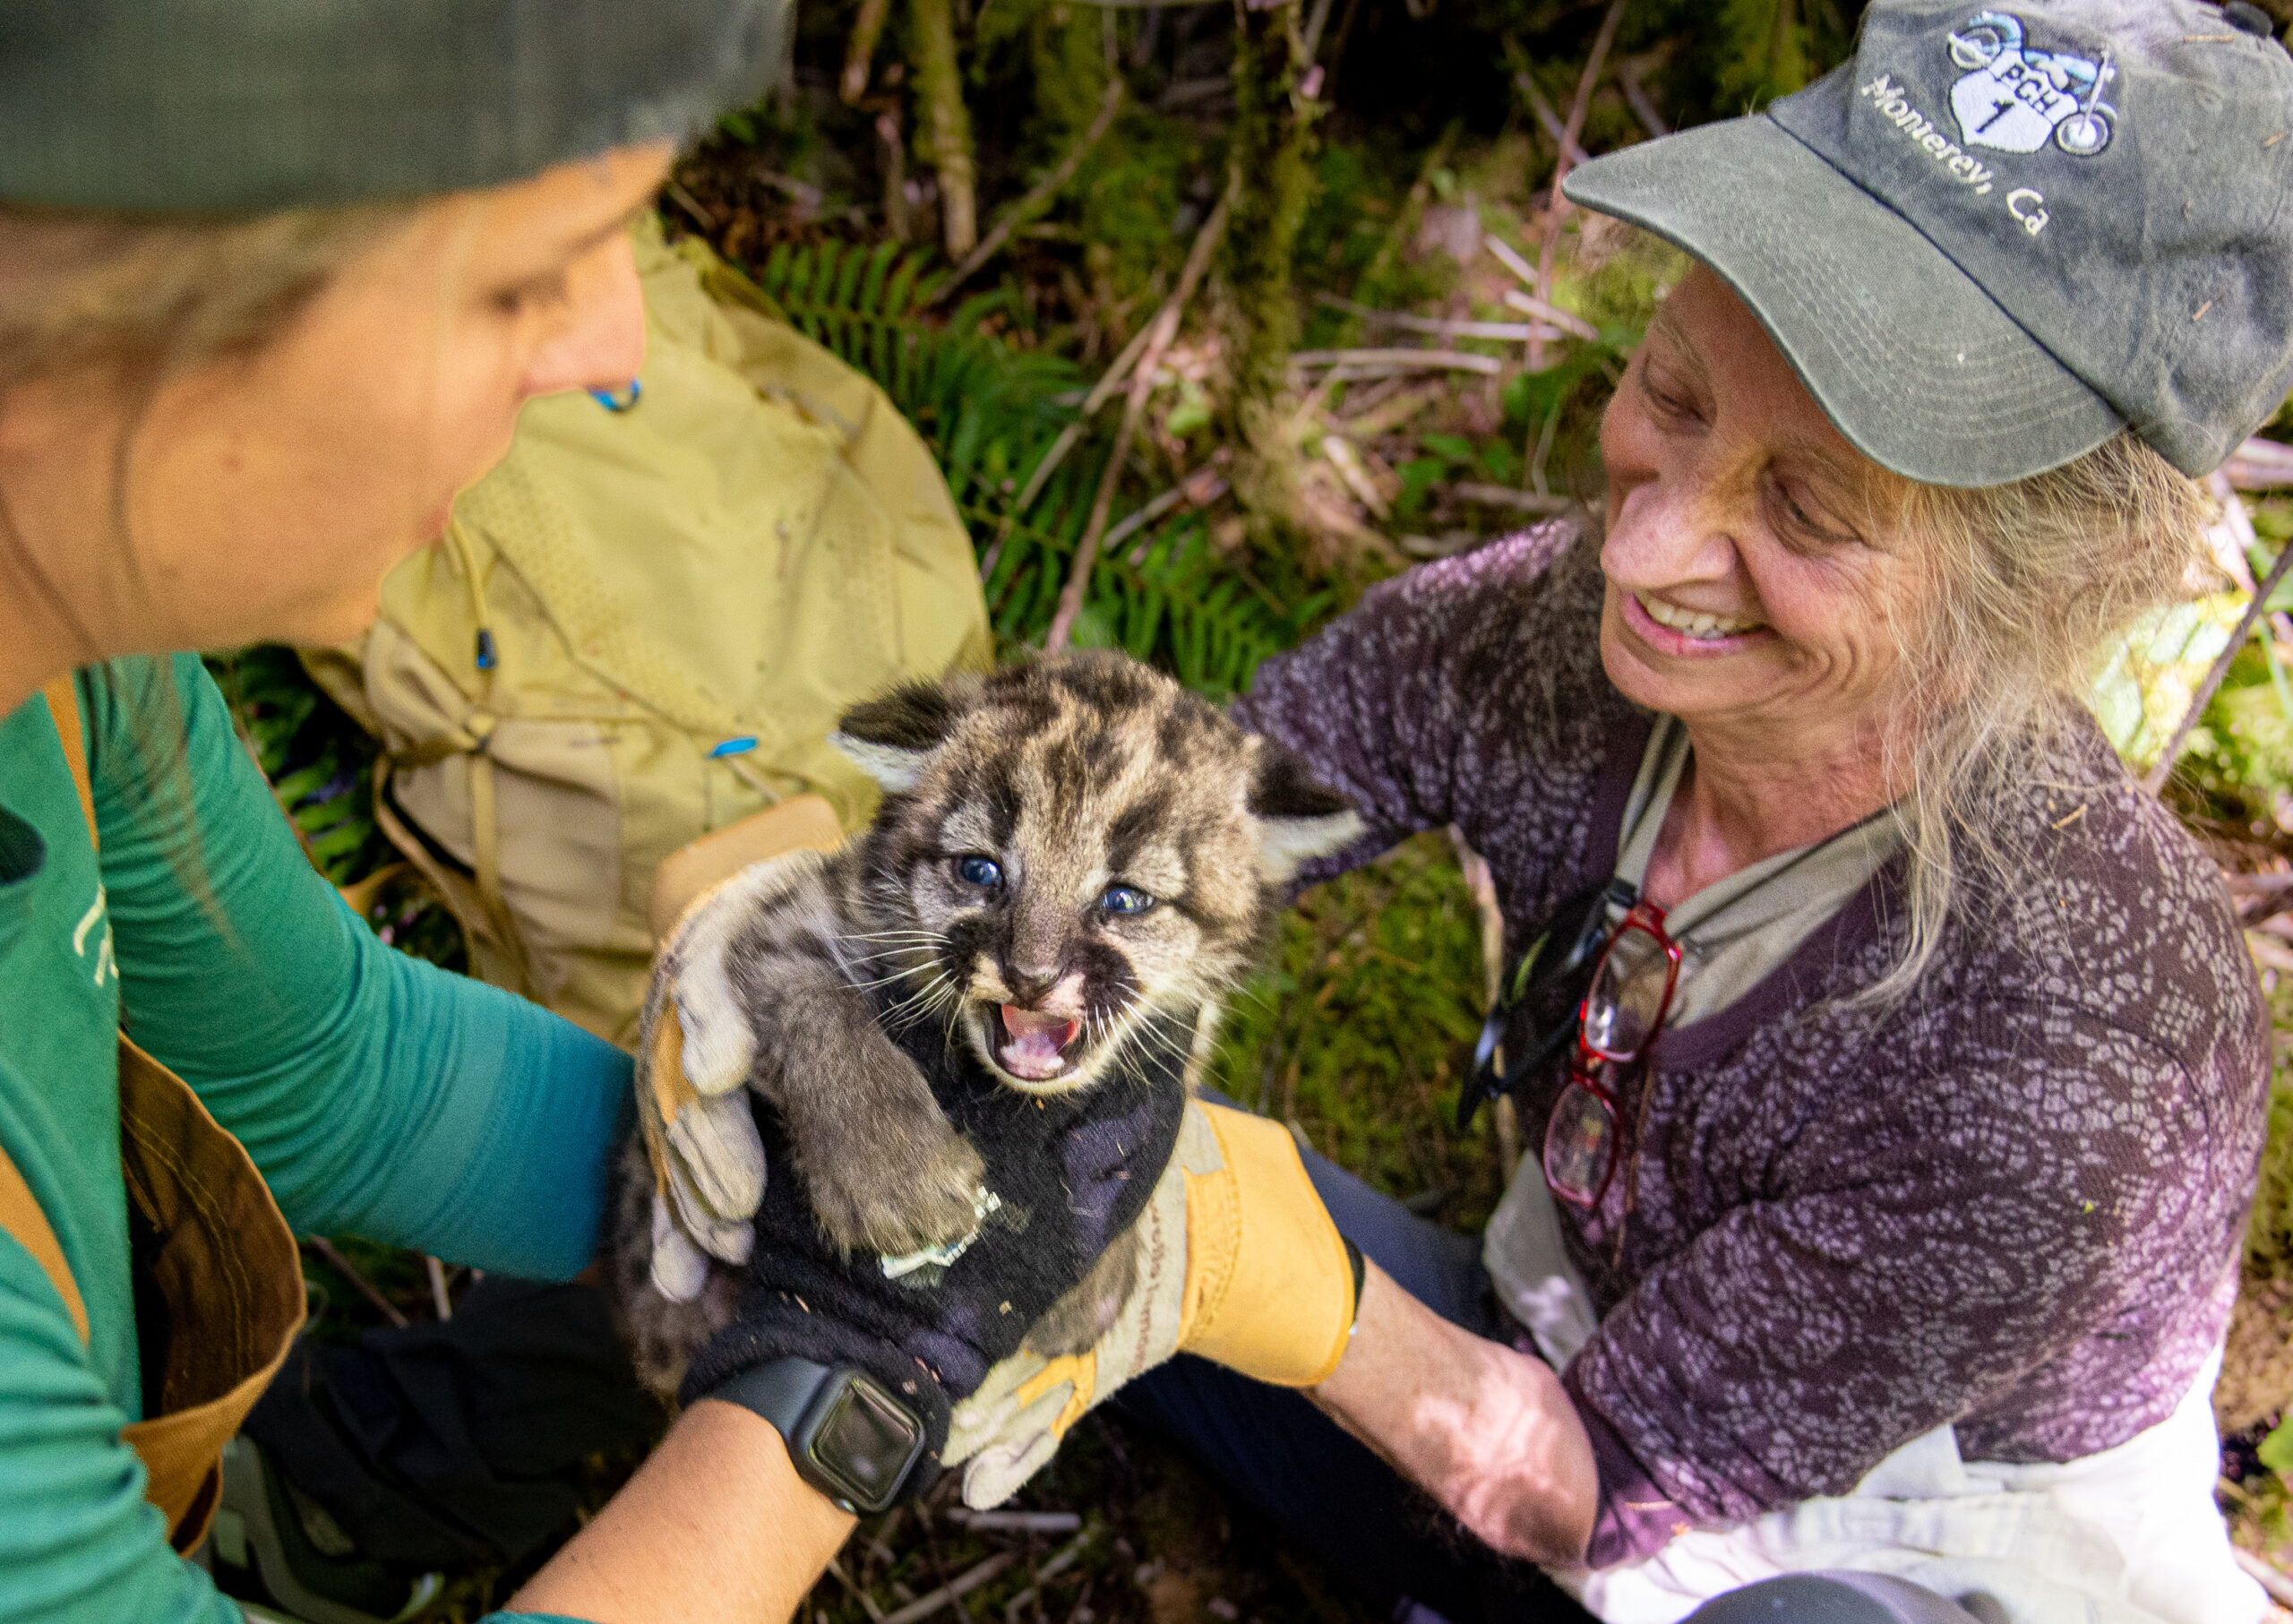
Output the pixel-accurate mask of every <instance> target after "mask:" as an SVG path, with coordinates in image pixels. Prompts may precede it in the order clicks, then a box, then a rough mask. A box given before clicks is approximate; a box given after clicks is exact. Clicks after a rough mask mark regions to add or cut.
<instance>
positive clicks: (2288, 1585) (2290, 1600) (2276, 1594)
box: [2229, 1545, 2293, 1607]
mask: <svg viewBox="0 0 2293 1624" xmlns="http://www.w3.org/2000/svg"><path fill="white" fill-rule="evenodd" d="M2229 1554H2230V1556H2232V1557H2233V1558H2235V1559H2236V1560H2237V1566H2238V1567H2240V1568H2244V1569H2245V1570H2246V1577H2248V1578H2250V1579H2251V1580H2253V1582H2254V1584H2256V1585H2260V1586H2261V1587H2262V1588H2263V1590H2265V1591H2267V1592H2268V1593H2269V1599H2270V1600H2271V1601H2272V1602H2275V1603H2277V1604H2278V1605H2280V1607H2293V1578H2288V1577H2286V1576H2285V1575H2284V1574H2283V1573H2281V1572H2280V1571H2279V1570H2278V1569H2277V1568H2274V1567H2272V1566H2271V1565H2270V1564H2269V1563H2267V1562H2264V1561H2263V1560H2261V1559H2260V1558H2259V1557H2257V1556H2255V1555H2254V1554H2253V1553H2252V1552H2251V1551H2240V1550H2238V1549H2237V1547H2236V1546H2235V1545H2232V1546H2230V1547H2229Z"/></svg>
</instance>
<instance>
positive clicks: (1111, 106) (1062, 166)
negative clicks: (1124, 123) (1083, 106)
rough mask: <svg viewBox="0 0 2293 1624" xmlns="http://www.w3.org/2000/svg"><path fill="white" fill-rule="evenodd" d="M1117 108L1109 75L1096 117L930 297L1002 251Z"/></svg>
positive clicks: (1115, 85)
mask: <svg viewBox="0 0 2293 1624" xmlns="http://www.w3.org/2000/svg"><path fill="white" fill-rule="evenodd" d="M1121 110H1122V81H1121V79H1120V78H1111V79H1109V80H1108V81H1107V88H1106V94H1104V96H1102V97H1100V98H1099V111H1098V116H1096V117H1095V118H1093V119H1092V120H1091V124H1090V127H1089V128H1088V129H1086V130H1085V131H1084V132H1083V133H1082V135H1081V136H1080V137H1079V138H1078V139H1077V141H1076V142H1075V144H1074V145H1073V146H1071V147H1069V148H1068V149H1067V153H1066V156H1065V157H1063V158H1061V159H1060V160H1059V162H1058V163H1057V164H1056V165H1054V166H1052V171H1051V173H1050V174H1048V175H1046V176H1043V178H1042V179H1041V180H1039V181H1037V182H1036V183H1035V185H1033V186H1031V187H1029V188H1028V190H1027V194H1026V196H1025V197H1023V198H1021V199H1020V200H1019V201H1018V202H1016V203H1013V204H1012V205H1011V206H1010V207H1009V209H1006V210H1005V211H1003V212H1002V214H1001V216H1000V217H999V218H998V219H996V222H995V224H994V225H992V226H991V227H989V228H988V231H987V235H986V236H983V237H981V238H980V239H979V246H977V247H976V248H974V249H973V250H972V251H971V252H970V253H967V254H966V255H965V256H964V260H963V263H961V264H960V265H958V266H957V267H956V269H955V271H954V272H953V274H951V275H950V276H949V278H948V279H947V280H946V281H944V282H942V283H941V284H940V291H939V292H938V293H937V294H936V295H934V298H935V299H943V298H945V297H947V296H948V295H949V293H950V292H952V291H953V290H954V289H955V288H958V287H961V286H962V285H963V284H964V283H965V282H967V281H969V280H970V279H971V277H972V273H973V272H974V271H977V270H978V269H979V268H980V267H981V266H982V265H984V264H985V263H987V262H988V261H990V260H992V259H993V258H994V257H995V256H996V254H997V253H1001V251H1002V247H1003V245H1004V243H1005V242H1006V241H1007V240H1009V237H1010V235H1011V233H1012V232H1013V231H1014V230H1015V229H1016V228H1018V226H1019V224H1020V222H1021V221H1023V220H1026V219H1029V218H1030V217H1032V216H1033V215H1034V213H1035V211H1036V210H1038V209H1040V208H1042V207H1043V204H1044V203H1046V202H1050V201H1051V199H1052V197H1054V196H1056V195H1057V194H1058V193H1059V192H1060V190H1061V188H1062V187H1064V186H1065V185H1067V183H1068V182H1069V181H1070V180H1073V179H1074V178H1075V171H1076V170H1077V169H1078V168H1081V167H1082V164H1083V159H1085V158H1086V157H1088V156H1089V155H1090V151H1091V149H1092V148H1094V147H1095V146H1097V145H1098V144H1099V141H1100V138H1101V137H1103V136H1104V135H1105V134H1106V133H1107V132H1108V131H1109V130H1110V129H1112V128H1113V126H1114V116H1115V115H1116V114H1117V113H1119V112H1121Z"/></svg>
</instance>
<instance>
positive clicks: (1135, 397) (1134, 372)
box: [1013, 190, 1232, 652]
mask: <svg viewBox="0 0 2293 1624" xmlns="http://www.w3.org/2000/svg"><path fill="white" fill-rule="evenodd" d="M1231 194H1232V193H1231V190H1230V193H1229V195H1231ZM1226 201H1227V200H1226V199H1225V198H1223V197H1222V198H1220V199H1219V200H1218V206H1217V207H1216V208H1215V209H1214V210H1212V211H1210V218H1209V219H1207V220H1205V221H1203V222H1202V229H1201V230H1200V231H1198V232H1197V233H1196V234H1195V238H1194V246H1193V247H1191V248H1189V249H1188V250H1187V255H1186V266H1185V268H1184V269H1183V270H1181V271H1180V272H1179V285H1178V286H1177V287H1176V288H1172V290H1171V296H1170V297H1169V298H1167V299H1164V301H1163V307H1162V308H1161V309H1160V310H1158V311H1156V312H1155V319H1154V321H1153V322H1150V323H1149V324H1148V326H1147V342H1146V346H1145V348H1143V349H1141V350H1140V351H1139V355H1138V361H1137V362H1136V363H1135V364H1134V365H1132V367H1131V369H1130V395H1129V399H1128V400H1125V401H1124V402H1123V408H1122V426H1121V428H1119V429H1117V430H1116V431H1115V436H1114V455H1113V456H1112V457H1110V458H1108V459H1107V466H1106V471H1105V472H1104V473H1103V474H1101V475H1100V476H1099V490H1098V494H1097V495H1096V496H1095V497H1093V498H1092V501H1091V517H1090V520H1089V522H1087V523H1086V525H1085V526H1084V527H1083V539H1082V540H1081V541H1080V542H1078V543H1077V544H1076V547H1075V562H1074V563H1073V564H1072V565H1071V566H1070V567H1069V571H1068V574H1067V584H1066V585H1065V586H1063V587H1061V589H1060V590H1059V607H1058V608H1057V609H1056V610H1054V611H1053V612H1052V617H1051V628H1050V630H1049V631H1048V632H1045V633H1044V634H1043V649H1045V651H1046V652H1048V651H1050V650H1053V649H1064V648H1065V647H1066V646H1067V644H1068V641H1069V639H1071V638H1072V637H1073V636H1074V634H1075V621H1076V618H1077V617H1078V615H1080V614H1082V613H1083V594H1084V592H1085V590H1086V589H1087V588H1088V587H1089V585H1090V580H1091V566H1092V565H1093V564H1095V563H1097V561H1098V556H1099V541H1100V537H1102V536H1104V534H1105V532H1106V528H1107V511H1108V509H1109V508H1111V507H1112V505H1113V503H1114V488H1115V483H1116V481H1118V480H1119V479H1121V477H1122V466H1123V464H1124V463H1126V462H1128V461H1129V460H1130V443H1131V441H1132V440H1133V439H1135V438H1136V437H1137V436H1138V423H1139V419H1140V418H1142V417H1145V416H1146V414H1147V396H1148V395H1150V394H1152V393H1153V392H1154V388H1155V368H1156V367H1158V366H1160V365H1162V364H1163V356H1164V352H1165V351H1167V350H1168V349H1169V348H1170V347H1171V345H1172V342H1173V341H1174V340H1175V339H1177V338H1178V336H1179V322H1180V319H1181V317H1183V316H1184V315H1185V314H1186V305H1187V301H1188V300H1189V299H1190V298H1192V297H1193V296H1194V290H1195V288H1196V287H1197V286H1198V285H1199V284H1200V282H1201V280H1202V279H1203V277H1204V275H1205V274H1206V273H1207V271H1209V269H1210V256H1211V254H1212V253H1215V251H1216V249H1217V246H1218V239H1219V238H1220V237H1221V236H1224V233H1225V230H1226V212H1227V211H1226ZM1102 386H1103V387H1104V380H1102ZM1098 392H1099V391H1097V390H1093V391H1091V393H1092V395H1093V396H1094V397H1095V396H1096V395H1097V394H1098ZM1091 404H1092V402H1091V401H1090V400H1086V401H1084V403H1083V405H1084V408H1085V413H1086V416H1087V415H1088V412H1089V409H1090V407H1091ZM1054 449H1055V448H1054ZM1046 460H1048V459H1046ZM1038 472H1040V469H1038ZM1027 483H1028V485H1030V486H1031V487H1032V486H1035V483H1036V482H1035V481H1034V480H1032V479H1031V480H1029V481H1028V482H1027ZM1013 511H1015V512H1016V511H1018V510H1017V509H1014V510H1013Z"/></svg>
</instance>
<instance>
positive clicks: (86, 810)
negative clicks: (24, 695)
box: [41, 676, 103, 848]
mask: <svg viewBox="0 0 2293 1624" xmlns="http://www.w3.org/2000/svg"><path fill="white" fill-rule="evenodd" d="M41 692H42V693H43V694H44V695H45V696H46V698H47V713H48V715H49V716H51V717H54V718H55V719H56V736H57V737H59V738H61V739H62V740H63V741H64V765H65V766H66V767H69V768H70V769H72V787H73V788H74V789H76V790H78V791H79V792H80V812H81V814H82V816H84V817H85V818H86V819H87V820H88V844H89V845H90V846H96V847H98V848H100V847H101V846H102V845H103V837H102V836H100V835H99V834H98V833H97V832H96V791H95V786H94V785H92V784H90V782H89V781H88V741H87V737H86V735H83V734H82V732H81V731H80V696H79V695H78V694H77V693H75V692H73V687H72V679H71V678H70V677H68V676H59V677H57V678H56V680H55V681H54V682H52V683H49V684H48V685H47V687H46V688H45V689H43V690H42V691H41Z"/></svg>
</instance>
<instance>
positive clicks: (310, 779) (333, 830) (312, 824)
mask: <svg viewBox="0 0 2293 1624" xmlns="http://www.w3.org/2000/svg"><path fill="white" fill-rule="evenodd" d="M207 668H208V670H209V671H210V673H211V674H212V675H214V678H215V680H216V683H217V684H218V685H219V686H220V687H221V689H222V690H223V695H224V698H225V699H227V700H229V701H230V706H231V717H232V720H233V721H234V722H235V723H236V725H237V726H238V729H239V733H240V736H241V737H243V738H244V739H245V740H246V742H247V743H248V745H249V746H250V748H251V749H252V750H253V754H254V758H255V760H256V762H257V764H258V765H260V766H261V767H262V773H263V777H265V778H268V779H270V780H271V793H272V794H273V795H276V796H277V797H278V800H279V806H280V807H281V809H283V810H284V811H285V812H286V813H287V816H288V821H290V822H292V823H293V824H294V826H295V830H296V834H297V835H298V836H299V837H300V838H301V839H302V842H303V846H304V848H305V850H306V851H308V852H309V853H310V856H311V862H312V864H313V866H315V867H316V868H317V869H318V870H319V872H321V873H322V874H324V875H325V876H326V877H327V879H328V880H329V881H331V882H332V883H334V884H336V885H348V884H350V883H351V882H352V881H356V880H361V879H364V878H365V876H366V875H368V874H370V873H372V872H374V870H375V869H377V868H379V867H381V866H382V864H384V863H386V862H388V861H390V859H391V855H392V853H391V846H390V842H389V840H388V839H387V838H384V836H383V834H382V830H381V829H377V828H376V827H375V826H374V744H373V743H372V742H371V741H369V740H368V739H367V738H366V736H365V734H364V733H362V732H361V731H359V729H358V726H357V725H356V723H354V722H352V721H351V720H350V718H349V717H346V716H344V715H343V714H342V712H341V711H340V710H339V709H336V707H335V706H334V704H333V702H332V701H331V700H328V699H327V697H326V696H325V695H324V694H322V693H321V692H319V691H318V689H317V688H316V687H315V686H313V683H311V681H310V679H309V678H308V677H306V676H305V675H303V667H302V664H301V662H300V661H298V660H297V659H296V657H295V652H294V650H293V649H281V648H278V647H276V646H273V645H268V644H266V645H263V646H261V647H258V648H253V649H241V650H239V651H238V652H237V653H236V654H222V655H210V656H209V657H208V659H207Z"/></svg>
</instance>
